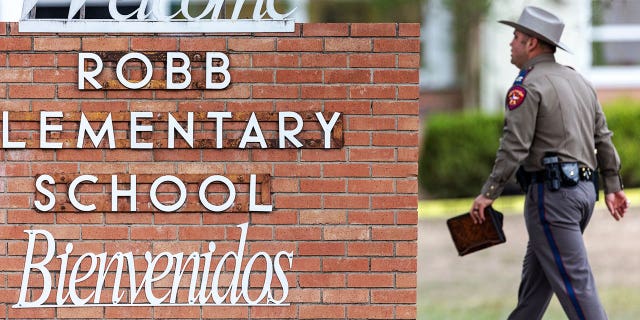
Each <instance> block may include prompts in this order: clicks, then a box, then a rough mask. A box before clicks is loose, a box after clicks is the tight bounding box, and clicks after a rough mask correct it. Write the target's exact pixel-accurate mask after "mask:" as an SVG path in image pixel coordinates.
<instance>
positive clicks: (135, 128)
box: [131, 111, 153, 149]
mask: <svg viewBox="0 0 640 320" xmlns="http://www.w3.org/2000/svg"><path fill="white" fill-rule="evenodd" d="M138 118H153V113H152V112H139V111H134V112H131V149H152V148H153V143H151V142H140V143H138V140H137V138H138V132H140V131H153V127H152V126H150V125H149V126H143V125H138Z"/></svg>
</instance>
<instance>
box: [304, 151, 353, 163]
mask: <svg viewBox="0 0 640 320" xmlns="http://www.w3.org/2000/svg"><path fill="white" fill-rule="evenodd" d="M346 155H347V153H346V151H345V150H344V149H339V150H336V149H330V150H327V149H321V150H318V149H304V150H302V157H301V158H302V161H309V162H316V161H322V162H336V161H345V159H346V157H347V156H346Z"/></svg>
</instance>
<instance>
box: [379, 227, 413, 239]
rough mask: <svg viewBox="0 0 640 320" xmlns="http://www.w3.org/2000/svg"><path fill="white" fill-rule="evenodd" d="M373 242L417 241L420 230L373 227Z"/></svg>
mask: <svg viewBox="0 0 640 320" xmlns="http://www.w3.org/2000/svg"><path fill="white" fill-rule="evenodd" d="M371 237H372V239H373V240H389V241H391V240H417V239H418V230H417V229H416V228H414V227H399V226H396V227H393V228H389V227H372V230H371Z"/></svg>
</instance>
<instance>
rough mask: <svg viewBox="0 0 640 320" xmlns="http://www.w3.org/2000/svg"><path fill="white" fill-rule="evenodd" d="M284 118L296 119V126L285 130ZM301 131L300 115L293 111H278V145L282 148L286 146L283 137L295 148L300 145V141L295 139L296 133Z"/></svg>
mask: <svg viewBox="0 0 640 320" xmlns="http://www.w3.org/2000/svg"><path fill="white" fill-rule="evenodd" d="M285 118H294V119H295V120H296V128H295V129H293V130H287V129H286V128H285V121H286V119H285ZM300 131H302V117H300V115H299V114H297V113H295V112H280V113H278V136H279V137H280V143H279V147H280V149H283V148H284V147H286V142H285V138H286V139H287V140H289V141H291V143H293V145H294V146H296V148H300V147H302V143H300V141H298V139H296V134H298V133H300Z"/></svg>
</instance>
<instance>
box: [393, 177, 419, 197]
mask: <svg viewBox="0 0 640 320" xmlns="http://www.w3.org/2000/svg"><path fill="white" fill-rule="evenodd" d="M396 191H397V192H398V193H414V194H415V193H417V192H418V180H417V179H414V180H404V181H402V180H398V181H396Z"/></svg>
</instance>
